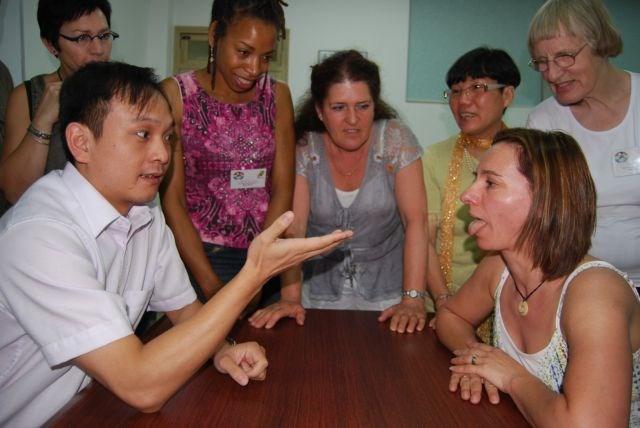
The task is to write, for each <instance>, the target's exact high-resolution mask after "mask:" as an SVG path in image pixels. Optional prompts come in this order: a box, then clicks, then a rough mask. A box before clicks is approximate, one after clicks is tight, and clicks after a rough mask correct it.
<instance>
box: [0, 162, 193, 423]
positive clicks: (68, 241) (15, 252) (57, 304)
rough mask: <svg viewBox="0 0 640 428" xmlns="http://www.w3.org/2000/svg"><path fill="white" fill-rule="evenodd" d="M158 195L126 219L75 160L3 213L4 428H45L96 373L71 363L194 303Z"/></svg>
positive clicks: (0, 328)
mask: <svg viewBox="0 0 640 428" xmlns="http://www.w3.org/2000/svg"><path fill="white" fill-rule="evenodd" d="M195 298H196V296H195V293H194V292H193V289H192V288H191V286H190V283H189V279H188V277H187V273H186V270H185V268H184V265H183V263H182V261H181V259H180V257H179V255H178V251H177V249H176V245H175V242H174V239H173V235H172V234H171V231H170V230H169V228H168V227H167V225H166V223H165V220H164V217H163V215H162V211H161V209H160V207H159V206H158V203H157V200H156V201H154V202H151V203H149V204H148V205H145V206H134V207H132V208H131V210H130V211H129V213H128V215H127V216H126V217H125V216H121V215H120V214H119V213H118V212H117V211H116V210H115V208H114V207H113V206H112V205H111V204H109V202H107V200H106V199H104V198H103V196H102V195H101V194H100V193H99V192H98V191H97V190H96V189H95V188H94V187H93V186H92V185H91V184H90V183H89V182H88V181H87V180H85V178H84V177H82V175H80V173H79V172H78V171H77V170H76V169H75V168H74V167H73V166H72V165H71V164H67V166H66V167H65V169H64V170H63V171H52V172H51V173H49V174H47V175H46V176H44V177H43V178H41V179H40V180H38V181H37V182H36V183H35V184H34V185H33V186H32V187H31V188H29V190H28V191H27V192H26V193H25V194H24V195H23V196H22V198H21V199H20V200H19V201H18V203H17V204H16V205H15V206H14V207H13V208H12V209H11V210H10V211H8V212H7V213H6V214H5V215H4V216H3V217H2V219H1V220H0V403H1V404H0V426H5V425H7V426H36V425H41V424H43V423H44V422H46V420H47V419H49V418H50V417H51V416H52V415H53V414H54V413H55V412H56V411H58V410H59V409H60V408H61V407H62V406H64V405H65V404H66V403H67V402H68V401H69V400H70V399H71V397H73V395H74V394H76V393H77V392H78V391H79V390H80V389H82V388H83V387H85V386H86V385H87V384H88V383H89V382H90V378H89V377H88V376H87V375H86V374H85V373H84V372H82V371H81V370H80V369H79V368H77V367H75V366H73V365H71V364H70V361H71V360H72V359H74V358H76V357H78V356H80V355H83V354H86V353H88V352H90V351H93V350H95V349H97V348H99V347H102V346H104V345H106V344H109V343H111V342H113V341H115V340H118V339H121V338H123V337H125V336H128V335H131V334H133V329H134V328H135V326H136V325H137V324H138V322H139V321H140V319H141V317H142V315H143V314H144V312H145V311H146V310H147V308H148V309H150V310H156V311H171V310H177V309H180V308H182V307H184V306H186V305H188V304H189V303H191V302H193V301H194V300H195Z"/></svg>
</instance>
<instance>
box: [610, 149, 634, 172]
mask: <svg viewBox="0 0 640 428" xmlns="http://www.w3.org/2000/svg"><path fill="white" fill-rule="evenodd" d="M612 161H613V175H614V176H616V177H626V176H628V175H637V174H640V149H638V148H636V147H628V148H625V149H619V150H616V151H614V152H613V159H612Z"/></svg>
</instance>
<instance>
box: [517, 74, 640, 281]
mask: <svg viewBox="0 0 640 428" xmlns="http://www.w3.org/2000/svg"><path fill="white" fill-rule="evenodd" d="M629 74H630V76H631V95H630V100H629V108H628V110H627V114H626V116H625V117H624V119H623V120H622V122H620V123H619V124H618V125H616V126H615V127H613V128H611V129H608V130H606V131H592V130H590V129H587V128H585V127H584V126H582V124H581V123H580V122H578V120H577V119H576V118H575V117H574V116H573V113H572V112H571V108H570V107H568V106H563V105H560V104H559V103H558V102H557V101H556V100H555V98H553V97H551V98H548V99H547V100H545V101H543V102H542V103H541V104H539V105H538V106H537V107H536V108H534V109H533V110H532V111H531V113H530V114H529V118H528V120H527V127H529V128H536V129H542V130H561V131H564V132H566V133H568V134H570V135H571V136H573V138H575V139H576V141H577V142H578V144H579V145H580V148H581V149H582V151H583V153H584V155H585V157H586V158H587V163H588V164H589V169H590V171H591V175H592V177H593V181H594V183H595V186H596V192H597V194H598V201H597V205H598V212H597V215H598V218H597V224H596V229H595V232H594V235H593V237H592V240H591V242H592V248H591V250H590V251H589V254H591V255H593V256H595V257H597V258H599V259H602V260H606V261H608V262H610V263H612V264H613V265H615V266H616V267H617V268H618V269H620V270H622V271H624V272H626V273H628V274H629V276H630V277H631V279H632V280H633V281H634V282H635V283H636V284H640V172H638V171H635V173H633V171H632V172H631V173H623V174H621V173H620V168H619V165H618V164H620V162H621V161H626V163H631V162H633V161H636V162H637V161H638V159H640V74H638V73H629Z"/></svg>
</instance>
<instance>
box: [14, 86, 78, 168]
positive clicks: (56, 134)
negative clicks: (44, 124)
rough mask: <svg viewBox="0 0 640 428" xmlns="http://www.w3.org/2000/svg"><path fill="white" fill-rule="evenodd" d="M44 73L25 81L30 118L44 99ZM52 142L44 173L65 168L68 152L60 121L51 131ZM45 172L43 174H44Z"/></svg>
mask: <svg viewBox="0 0 640 428" xmlns="http://www.w3.org/2000/svg"><path fill="white" fill-rule="evenodd" d="M44 76H45V75H44V74H40V75H38V76H35V77H33V78H32V79H31V80H30V81H29V83H28V84H27V82H25V85H26V86H27V98H28V101H29V118H30V119H33V115H34V113H35V112H36V110H37V109H38V106H39V105H40V101H41V100H42V94H43V93H44V87H45V85H44ZM51 134H52V136H51V143H50V145H49V155H48V156H47V163H46V164H45V167H44V174H46V173H48V172H49V171H53V170H54V169H63V168H64V165H65V163H67V159H68V158H67V153H66V151H65V147H64V143H63V142H62V133H61V131H60V122H56V123H55V124H54V125H53V129H52V131H51ZM44 174H43V175H44Z"/></svg>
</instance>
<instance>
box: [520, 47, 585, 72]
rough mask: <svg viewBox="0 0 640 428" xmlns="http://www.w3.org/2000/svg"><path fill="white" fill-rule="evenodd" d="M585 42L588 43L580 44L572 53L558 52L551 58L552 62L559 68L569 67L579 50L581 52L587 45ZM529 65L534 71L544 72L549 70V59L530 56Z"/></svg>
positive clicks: (574, 61) (574, 60) (573, 62)
mask: <svg viewBox="0 0 640 428" xmlns="http://www.w3.org/2000/svg"><path fill="white" fill-rule="evenodd" d="M587 44H588V43H585V44H584V45H582V47H581V48H580V49H578V50H577V51H575V52H574V53H561V54H558V55H556V56H554V57H553V58H551V61H553V63H554V64H555V65H556V66H558V67H560V68H569V67H571V66H572V65H573V64H575V63H576V57H577V56H578V54H579V53H580V52H582V50H583V49H584V48H585V46H587ZM529 67H531V68H533V69H534V70H535V71H539V72H541V73H544V72H545V71H547V70H549V59H548V58H531V60H530V61H529Z"/></svg>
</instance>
